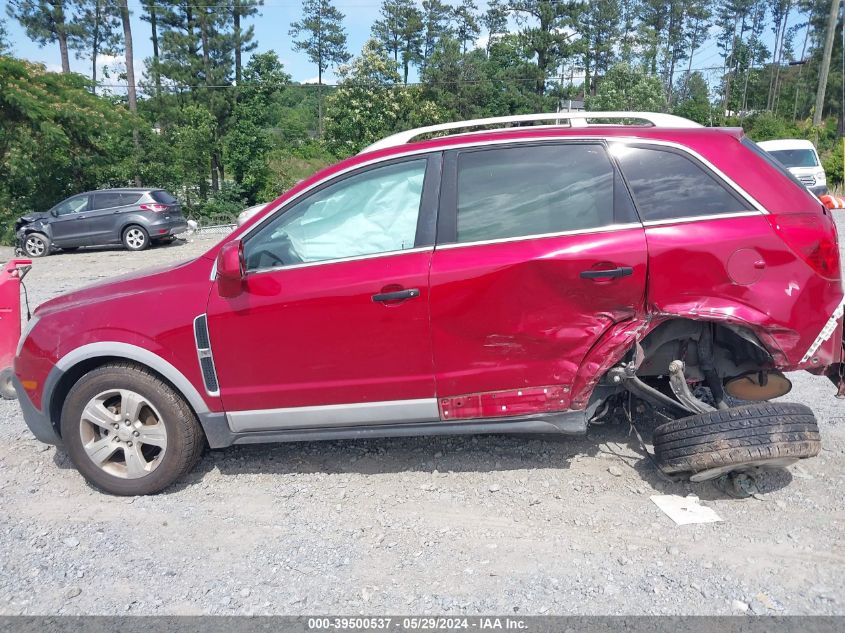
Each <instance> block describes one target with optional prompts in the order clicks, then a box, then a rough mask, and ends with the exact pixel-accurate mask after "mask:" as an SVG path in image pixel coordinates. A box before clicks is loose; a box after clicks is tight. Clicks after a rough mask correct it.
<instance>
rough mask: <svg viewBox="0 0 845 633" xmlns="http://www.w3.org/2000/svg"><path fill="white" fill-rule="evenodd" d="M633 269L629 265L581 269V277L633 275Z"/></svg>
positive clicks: (598, 277) (596, 277)
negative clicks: (603, 268)
mask: <svg viewBox="0 0 845 633" xmlns="http://www.w3.org/2000/svg"><path fill="white" fill-rule="evenodd" d="M633 274H634V269H633V268H631V267H630V266H620V267H619V268H610V269H609V270H582V271H581V279H606V278H615V277H627V276H628V275H633Z"/></svg>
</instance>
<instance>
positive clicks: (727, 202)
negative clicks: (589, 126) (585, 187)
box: [611, 145, 752, 222]
mask: <svg viewBox="0 0 845 633" xmlns="http://www.w3.org/2000/svg"><path fill="white" fill-rule="evenodd" d="M611 152H612V153H613V154H614V156H616V158H617V160H618V161H619V165H620V167H621V168H622V173H623V174H624V175H625V178H626V180H627V181H628V186H629V187H630V188H631V193H632V194H633V196H634V202H635V203H636V205H637V211H639V213H640V217H641V218H642V220H643V222H654V221H659V220H671V219H676V218H689V217H697V216H706V215H721V214H725V213H741V212H743V211H748V210H750V209H751V208H752V207H751V205H750V204H749V203H748V202H745V201H744V200H742V199H741V198H740V197H739V196H737V195H735V194H734V193H733V192H731V191H730V190H728V188H727V187H725V186H724V185H723V184H722V183H721V182H719V181H718V180H717V179H716V178H715V177H714V176H712V175H711V174H710V173H709V172H708V171H707V170H706V169H705V168H704V167H703V166H701V165H699V164H698V163H697V162H696V161H693V160H692V159H690V158H688V157H686V156H684V155H683V154H680V153H678V152H673V151H670V150H662V149H652V148H645V147H633V146H629V145H613V146H611Z"/></svg>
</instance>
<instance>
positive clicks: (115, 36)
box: [71, 0, 122, 92]
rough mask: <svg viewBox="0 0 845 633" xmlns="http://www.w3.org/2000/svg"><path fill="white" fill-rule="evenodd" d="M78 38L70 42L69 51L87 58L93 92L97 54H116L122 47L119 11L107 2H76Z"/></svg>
mask: <svg viewBox="0 0 845 633" xmlns="http://www.w3.org/2000/svg"><path fill="white" fill-rule="evenodd" d="M79 26H80V28H81V29H82V32H81V34H80V37H79V38H78V39H74V40H73V41H72V46H71V47H72V48H74V49H76V51H77V59H78V58H79V57H80V56H90V59H91V84H92V85H93V90H94V91H95V92H96V90H97V59H98V58H99V56H100V55H101V54H103V55H116V54H117V53H118V52H119V50H120V47H121V45H122V39H121V20H120V9H119V7H118V5H117V3H115V2H113V1H107V0H81V2H79Z"/></svg>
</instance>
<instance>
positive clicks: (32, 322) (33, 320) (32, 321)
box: [15, 315, 41, 356]
mask: <svg viewBox="0 0 845 633" xmlns="http://www.w3.org/2000/svg"><path fill="white" fill-rule="evenodd" d="M40 320H41V317H40V316H38V315H33V317H32V318H31V319H30V320H29V321H27V324H26V327H24V329H23V332H21V340H19V341H18V348H17V350H15V356H20V355H21V350H22V349H23V344H24V342H25V341H26V337H27V336H29V334H30V332H32V329H33V328H34V327H35V325H36V323H38V322H39V321H40Z"/></svg>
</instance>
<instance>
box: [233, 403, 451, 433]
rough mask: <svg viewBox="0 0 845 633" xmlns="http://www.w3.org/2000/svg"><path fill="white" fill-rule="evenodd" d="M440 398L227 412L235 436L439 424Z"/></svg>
mask: <svg viewBox="0 0 845 633" xmlns="http://www.w3.org/2000/svg"><path fill="white" fill-rule="evenodd" d="M437 403H438V401H437V398H420V399H416V400H386V401H381V402H351V403H345V404H328V405H317V406H305V407H284V408H279V409H255V410H249V411H227V412H226V418H227V420H228V422H229V428H230V429H231V430H232V431H233V432H235V433H241V432H249V431H275V430H282V429H296V428H303V429H307V428H331V427H339V426H340V427H342V426H360V425H368V426H369V425H373V424H395V423H397V422H400V423H409V424H410V423H415V422H437V421H439V420H440V408H439V407H438V404H437Z"/></svg>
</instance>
